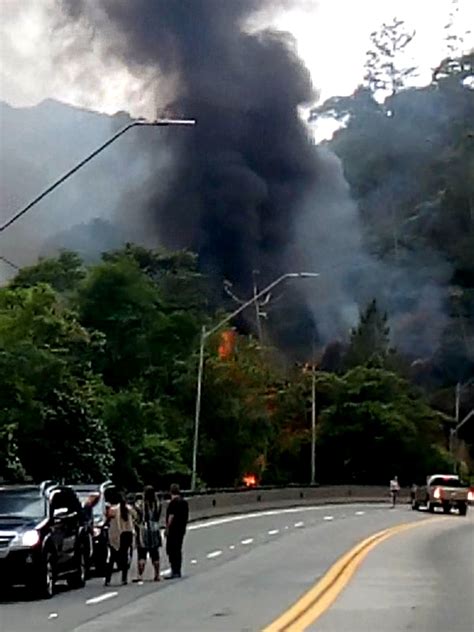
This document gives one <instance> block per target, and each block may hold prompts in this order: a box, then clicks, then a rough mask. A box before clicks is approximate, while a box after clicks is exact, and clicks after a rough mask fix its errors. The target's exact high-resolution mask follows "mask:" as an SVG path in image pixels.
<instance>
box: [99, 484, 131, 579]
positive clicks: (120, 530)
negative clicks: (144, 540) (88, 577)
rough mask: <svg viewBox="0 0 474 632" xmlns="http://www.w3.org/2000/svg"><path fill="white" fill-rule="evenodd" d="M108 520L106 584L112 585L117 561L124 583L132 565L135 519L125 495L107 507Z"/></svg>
mask: <svg viewBox="0 0 474 632" xmlns="http://www.w3.org/2000/svg"><path fill="white" fill-rule="evenodd" d="M105 515H106V518H107V521H108V531H109V534H108V542H109V556H108V560H107V567H106V571H105V585H106V586H109V585H110V580H111V579H112V571H113V568H114V564H115V562H117V566H118V568H119V569H120V570H121V571H122V585H124V586H125V585H126V584H127V577H128V569H129V566H130V552H131V550H132V549H133V532H134V520H133V510H132V508H131V507H130V506H129V505H127V503H126V502H125V499H124V498H123V496H120V501H119V503H118V504H117V505H112V506H111V507H108V508H107V509H106V513H105Z"/></svg>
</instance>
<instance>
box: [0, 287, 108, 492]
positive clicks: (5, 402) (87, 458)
mask: <svg viewBox="0 0 474 632" xmlns="http://www.w3.org/2000/svg"><path fill="white" fill-rule="evenodd" d="M94 344H95V342H94V340H93V337H92V336H91V335H90V333H89V332H88V331H86V330H85V329H84V328H83V327H82V326H81V325H80V324H79V322H78V321H77V318H76V315H75V314H74V312H72V311H71V310H69V309H68V308H66V307H65V305H64V302H63V301H61V300H60V299H59V298H58V297H57V295H56V294H55V292H54V291H53V290H52V289H51V287H49V286H47V285H36V286H33V287H30V288H15V289H12V288H2V289H1V290H0V371H1V374H2V389H0V434H2V435H3V437H6V438H7V445H6V449H4V450H3V451H2V456H1V459H2V461H3V463H0V469H2V470H3V471H5V472H6V473H7V475H8V474H9V472H10V475H11V474H12V469H13V470H15V471H14V472H13V478H18V477H19V473H20V472H22V475H29V476H33V477H34V478H35V479H39V478H44V477H47V476H49V475H51V476H52V475H53V470H54V476H55V477H58V476H61V477H64V476H69V477H70V478H71V480H72V478H74V479H76V480H77V479H78V478H79V477H80V476H89V475H91V474H95V473H97V474H98V473H102V474H106V473H107V471H108V469H109V465H110V463H111V459H112V455H111V446H110V444H109V443H108V439H107V434H106V432H105V431H104V430H103V427H102V425H101V423H100V421H99V420H98V419H96V418H95V417H94V415H93V408H94V398H95V392H96V380H95V378H94V377H93V376H92V375H91V373H90V366H89V362H88V358H89V357H90V356H91V355H93V348H94ZM39 454H41V458H38V455H39Z"/></svg>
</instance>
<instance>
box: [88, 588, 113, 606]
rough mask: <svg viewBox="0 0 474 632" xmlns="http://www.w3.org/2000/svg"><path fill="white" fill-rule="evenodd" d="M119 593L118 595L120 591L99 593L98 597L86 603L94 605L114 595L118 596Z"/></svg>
mask: <svg viewBox="0 0 474 632" xmlns="http://www.w3.org/2000/svg"><path fill="white" fill-rule="evenodd" d="M117 595H118V592H116V591H114V592H107V593H103V594H102V595H98V596H97V597H92V599H88V600H87V601H86V604H87V605H88V606H93V605H95V604H96V603H101V602H102V601H107V599H112V598H113V597H116V596H117Z"/></svg>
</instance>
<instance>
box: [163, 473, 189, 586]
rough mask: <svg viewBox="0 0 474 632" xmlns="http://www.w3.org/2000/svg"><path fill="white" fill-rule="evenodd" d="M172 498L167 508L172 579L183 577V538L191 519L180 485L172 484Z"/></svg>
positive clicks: (167, 546) (167, 543) (167, 542)
mask: <svg viewBox="0 0 474 632" xmlns="http://www.w3.org/2000/svg"><path fill="white" fill-rule="evenodd" d="M170 493H171V500H170V502H169V504H168V508H167V510H166V553H167V554H168V559H169V561H170V566H171V575H170V579H176V578H178V577H181V565H182V561H183V540H184V535H185V533H186V526H187V524H188V519H189V507H188V503H187V502H186V500H184V498H183V497H182V496H181V492H180V491H179V487H178V485H171V488H170Z"/></svg>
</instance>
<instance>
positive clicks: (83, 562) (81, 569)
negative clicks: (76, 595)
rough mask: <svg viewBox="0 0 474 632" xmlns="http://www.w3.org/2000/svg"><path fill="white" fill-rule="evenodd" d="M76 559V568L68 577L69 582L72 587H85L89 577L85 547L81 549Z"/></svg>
mask: <svg viewBox="0 0 474 632" xmlns="http://www.w3.org/2000/svg"><path fill="white" fill-rule="evenodd" d="M76 559H77V562H76V564H77V566H76V570H75V571H74V573H73V574H72V575H71V576H70V577H69V578H68V580H67V583H68V585H69V586H70V587H71V588H83V587H84V586H85V585H86V578H87V559H86V554H85V552H84V549H83V548H81V549H80V550H79V553H78V554H77V558H76Z"/></svg>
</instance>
